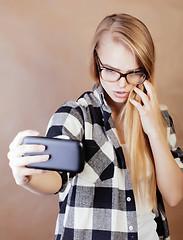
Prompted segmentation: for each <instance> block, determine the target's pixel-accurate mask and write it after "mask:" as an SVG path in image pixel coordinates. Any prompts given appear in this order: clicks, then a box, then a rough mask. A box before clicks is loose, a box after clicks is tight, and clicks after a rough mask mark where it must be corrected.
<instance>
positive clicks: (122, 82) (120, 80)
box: [118, 77, 127, 87]
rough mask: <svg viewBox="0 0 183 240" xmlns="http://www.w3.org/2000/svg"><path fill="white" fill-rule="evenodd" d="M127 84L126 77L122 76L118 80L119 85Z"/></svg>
mask: <svg viewBox="0 0 183 240" xmlns="http://www.w3.org/2000/svg"><path fill="white" fill-rule="evenodd" d="M126 85H127V81H126V78H125V77H121V78H120V79H119V81H118V86H119V87H125V86H126Z"/></svg>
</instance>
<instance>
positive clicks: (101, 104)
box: [47, 85, 183, 240]
mask: <svg viewBox="0 0 183 240" xmlns="http://www.w3.org/2000/svg"><path fill="white" fill-rule="evenodd" d="M162 114H163V116H164V117H165V119H166V122H167V130H168V135H169V140H170V141H169V144H170V150H171V151H172V154H173V156H174V158H175V160H176V161H177V163H178V164H179V166H180V167H181V168H183V163H182V162H183V152H182V151H181V149H180V148H178V147H177V145H176V137H175V131H174V127H173V122H172V119H171V117H170V116H169V114H168V112H167V110H166V109H164V110H163V111H162ZM47 137H57V138H63V137H66V138H69V139H73V140H79V141H82V142H83V144H84V146H85V167H84V170H83V172H81V173H80V174H75V175H74V174H73V175H72V174H69V173H65V172H63V173H60V174H61V176H62V182H63V185H62V188H61V189H60V191H59V206H60V211H59V215H58V218H57V224H56V230H55V240H59V239H62V240H118V239H119V240H121V239H123V240H127V239H128V240H136V239H138V226H137V215H136V206H135V199H134V194H133V190H132V185H131V182H130V178H129V174H128V171H127V168H126V163H125V158H124V154H123V150H122V147H121V146H120V143H119V140H118V137H117V132H116V129H115V126H114V123H113V120H112V117H111V110H110V108H109V106H108V105H107V103H106V101H105V99H104V95H103V90H102V87H101V86H100V85H99V86H98V87H97V88H96V87H94V88H93V91H92V92H86V93H84V94H83V95H82V96H81V97H80V98H79V99H78V100H77V101H76V102H74V101H69V102H66V103H65V104H63V105H62V106H61V107H60V108H59V109H58V110H57V112H56V113H55V114H54V115H53V116H52V118H51V120H50V122H49V125H48V129H47ZM157 202H158V211H157V214H156V218H155V221H156V222H157V233H158V236H159V239H169V231H168V224H167V219H166V215H165V210H164V205H163V201H162V197H161V194H160V193H159V192H158V193H157Z"/></svg>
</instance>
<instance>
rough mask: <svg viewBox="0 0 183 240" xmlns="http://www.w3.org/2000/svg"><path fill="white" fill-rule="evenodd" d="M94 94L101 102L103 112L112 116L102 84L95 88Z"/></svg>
mask: <svg viewBox="0 0 183 240" xmlns="http://www.w3.org/2000/svg"><path fill="white" fill-rule="evenodd" d="M93 94H94V96H95V97H96V98H97V99H98V100H99V102H100V104H101V107H102V109H103V111H105V112H107V113H109V114H111V112H112V111H111V109H110V107H109V106H108V104H107V102H106V100H105V97H104V89H103V87H102V86H101V84H100V83H99V84H98V85H94V86H93Z"/></svg>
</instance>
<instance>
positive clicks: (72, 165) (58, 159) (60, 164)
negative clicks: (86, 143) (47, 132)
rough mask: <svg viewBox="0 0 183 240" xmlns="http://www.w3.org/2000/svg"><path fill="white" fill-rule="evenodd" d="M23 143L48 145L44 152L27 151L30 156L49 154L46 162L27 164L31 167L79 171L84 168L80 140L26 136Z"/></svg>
mask: <svg viewBox="0 0 183 240" xmlns="http://www.w3.org/2000/svg"><path fill="white" fill-rule="evenodd" d="M23 144H41V145H44V146H46V149H45V151H44V152H41V153H40V152H37V153H35V152H34V153H27V154H26V156H27V155H29V156H33V155H41V154H46V155H47V154H48V155H50V158H49V160H48V161H46V162H40V163H32V164H29V165H26V167H29V168H37V169H46V170H55V171H67V172H76V173H79V172H81V171H82V170H83V168H84V156H83V146H82V143H81V142H80V141H74V140H65V139H57V138H47V137H25V138H24V140H23Z"/></svg>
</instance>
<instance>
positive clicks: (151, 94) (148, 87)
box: [144, 80, 155, 99]
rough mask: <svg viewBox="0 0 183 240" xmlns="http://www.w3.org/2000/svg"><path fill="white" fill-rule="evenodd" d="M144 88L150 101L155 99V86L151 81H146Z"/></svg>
mask: <svg viewBox="0 0 183 240" xmlns="http://www.w3.org/2000/svg"><path fill="white" fill-rule="evenodd" d="M144 87H145V89H146V91H147V94H148V96H149V97H150V99H153V98H154V94H155V91H154V87H153V85H152V84H151V83H150V82H149V81H147V80H146V81H144Z"/></svg>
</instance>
